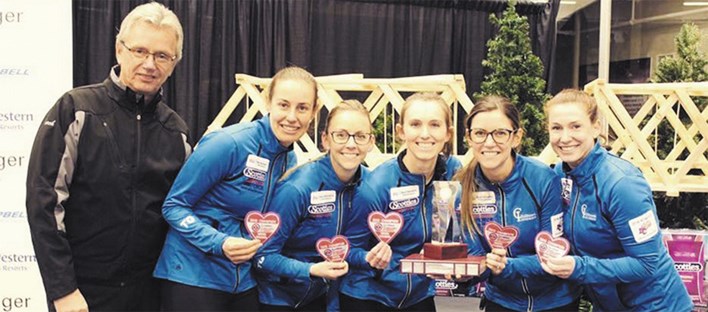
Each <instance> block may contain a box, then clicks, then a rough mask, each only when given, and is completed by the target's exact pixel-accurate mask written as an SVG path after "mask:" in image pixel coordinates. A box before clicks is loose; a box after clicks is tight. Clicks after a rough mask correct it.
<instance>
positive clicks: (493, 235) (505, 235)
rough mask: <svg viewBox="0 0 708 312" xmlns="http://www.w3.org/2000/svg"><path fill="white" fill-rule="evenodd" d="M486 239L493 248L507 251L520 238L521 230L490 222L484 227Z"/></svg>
mask: <svg viewBox="0 0 708 312" xmlns="http://www.w3.org/2000/svg"><path fill="white" fill-rule="evenodd" d="M484 237H486V238H487V242H488V243H489V245H490V246H492V248H502V249H506V248H507V247H509V246H511V244H513V243H514V242H515V241H516V239H517V238H519V229H517V228H516V227H514V226H501V225H500V224H499V223H496V222H494V221H490V222H487V224H485V225H484Z"/></svg>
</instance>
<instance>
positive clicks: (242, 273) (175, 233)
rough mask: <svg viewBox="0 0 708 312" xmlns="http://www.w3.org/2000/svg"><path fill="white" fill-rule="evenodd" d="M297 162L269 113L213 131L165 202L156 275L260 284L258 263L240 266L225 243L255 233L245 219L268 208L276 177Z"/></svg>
mask: <svg viewBox="0 0 708 312" xmlns="http://www.w3.org/2000/svg"><path fill="white" fill-rule="evenodd" d="M295 163H296V159H295V154H294V152H293V151H292V147H290V148H286V147H283V146H282V145H280V143H279V142H278V140H277V138H276V137H275V135H274V134H273V131H272V129H271V127H270V121H269V119H268V116H267V115H266V116H263V118H261V119H259V120H257V121H253V122H249V123H245V124H236V125H232V126H229V127H226V128H223V129H221V130H217V131H214V132H211V133H209V134H207V135H205V136H204V137H203V138H202V139H201V141H200V142H199V145H198V146H197V148H196V149H195V151H194V154H192V156H191V157H190V158H189V159H188V160H187V162H186V163H185V165H184V166H183V167H182V170H181V171H180V173H179V175H178V176H177V179H176V180H175V183H174V184H173V186H172V189H171V190H170V192H169V194H168V195H167V199H165V203H164V205H163V207H162V214H163V216H164V217H165V220H167V222H168V223H169V224H170V229H169V231H168V233H167V239H166V241H165V246H164V247H163V250H162V254H161V255H160V258H159V260H158V263H157V266H156V268H155V272H154V276H155V277H158V278H163V279H168V280H170V281H174V282H178V283H182V284H186V285H192V286H197V287H203V288H209V289H216V290H221V291H225V292H230V293H240V292H243V291H246V290H249V289H251V288H253V287H255V286H256V281H255V279H254V278H253V276H252V274H251V262H248V261H247V262H244V263H241V264H238V265H236V264H234V263H232V262H231V261H230V260H229V259H228V258H226V256H224V254H223V251H222V248H221V246H222V245H223V243H224V241H225V240H226V238H227V237H228V236H233V237H245V238H249V239H250V238H251V237H250V235H249V234H248V232H247V231H246V229H245V228H244V227H243V218H244V216H245V215H246V213H248V212H249V211H253V210H257V211H262V210H264V209H265V207H266V206H267V205H268V200H269V199H270V197H271V196H272V193H273V187H274V185H275V182H276V181H277V180H278V179H279V178H280V177H281V176H282V174H283V173H284V172H285V171H286V170H287V169H288V168H290V167H293V166H294V165H295Z"/></svg>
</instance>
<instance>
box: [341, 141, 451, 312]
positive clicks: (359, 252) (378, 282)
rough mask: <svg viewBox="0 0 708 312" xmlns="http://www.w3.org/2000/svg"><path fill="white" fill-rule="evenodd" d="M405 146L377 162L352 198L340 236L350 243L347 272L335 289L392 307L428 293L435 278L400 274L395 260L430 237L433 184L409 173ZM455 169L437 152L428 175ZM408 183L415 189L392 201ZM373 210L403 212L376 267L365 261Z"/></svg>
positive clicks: (372, 241) (443, 176) (443, 175)
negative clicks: (381, 265)
mask: <svg viewBox="0 0 708 312" xmlns="http://www.w3.org/2000/svg"><path fill="white" fill-rule="evenodd" d="M405 152H406V151H405V150H404V151H403V152H402V153H401V154H399V156H398V157H397V158H394V159H390V160H388V161H386V162H384V163H382V164H381V165H379V166H378V167H376V168H375V169H374V170H373V171H372V173H371V174H370V175H369V177H368V178H367V179H366V180H365V181H364V182H363V183H362V186H361V188H360V190H359V191H358V192H357V195H356V196H355V198H354V209H355V215H354V216H353V217H352V218H351V220H350V221H349V224H348V225H346V226H345V232H344V233H345V235H346V236H347V237H348V238H349V240H350V242H351V244H352V251H351V252H350V254H349V257H348V259H347V261H349V274H347V275H346V276H344V278H343V279H342V284H341V289H340V292H341V293H343V294H345V295H347V296H349V297H353V298H357V299H362V300H375V301H377V302H380V303H382V304H384V305H386V306H388V307H391V308H394V309H405V308H406V307H408V306H411V305H413V304H416V303H419V302H420V301H422V300H424V299H426V298H429V297H432V296H433V295H434V293H435V287H434V281H433V280H432V279H430V278H428V277H426V276H425V275H419V274H402V273H401V272H400V260H401V259H402V258H404V257H406V256H408V255H411V254H415V253H419V252H420V251H421V250H422V249H423V244H424V243H426V242H430V233H431V224H430V223H431V221H432V200H433V186H432V183H430V184H428V185H426V184H425V176H423V175H419V174H412V173H409V172H408V170H407V169H405V166H404V165H403V161H402V159H403V156H404V155H405ZM459 168H460V161H459V160H457V159H456V158H454V157H449V158H447V157H444V156H440V157H438V160H437V163H436V168H435V174H434V176H433V180H450V179H451V178H452V176H453V174H454V173H455V171H457V169H459ZM406 187H409V188H410V187H413V188H414V189H417V191H416V192H415V193H410V192H401V193H407V194H411V195H410V196H408V197H407V198H397V200H392V198H391V194H394V193H399V192H398V191H397V190H403V189H402V188H406ZM372 211H381V212H383V213H388V212H390V211H397V212H399V213H401V214H402V215H403V218H404V221H403V222H404V224H403V228H402V229H401V232H400V233H399V234H398V236H396V237H395V238H394V239H393V240H392V241H391V242H389V245H390V246H391V250H392V251H393V255H392V256H391V262H390V264H389V266H388V268H387V269H385V270H376V269H373V268H371V266H369V264H368V263H367V262H366V260H365V257H366V253H367V252H368V251H369V250H371V248H373V247H374V246H375V245H376V244H377V243H378V241H377V240H376V238H375V237H374V236H373V235H372V234H371V232H370V230H369V227H368V223H367V217H368V215H369V213H370V212H372Z"/></svg>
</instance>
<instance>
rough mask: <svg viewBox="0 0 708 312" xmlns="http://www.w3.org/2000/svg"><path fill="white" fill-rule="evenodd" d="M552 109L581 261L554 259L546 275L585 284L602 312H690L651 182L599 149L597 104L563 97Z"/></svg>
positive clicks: (577, 95)
mask: <svg viewBox="0 0 708 312" xmlns="http://www.w3.org/2000/svg"><path fill="white" fill-rule="evenodd" d="M544 108H545V111H546V116H547V118H548V132H549V139H550V142H551V146H552V147H553V150H554V151H555V152H556V153H557V154H558V156H560V159H561V160H562V162H560V163H559V164H557V165H556V167H555V169H556V172H557V173H558V174H559V176H560V177H561V178H562V179H563V185H564V189H563V194H564V196H565V197H564V200H563V201H564V209H565V222H564V225H565V234H566V236H567V237H568V239H569V240H570V242H571V252H572V254H573V255H571V256H565V257H561V258H556V259H549V260H548V262H547V264H544V265H543V269H544V270H546V271H547V272H548V273H550V274H553V275H556V276H559V277H561V278H565V279H568V280H570V281H576V282H579V283H582V284H584V285H585V292H586V294H587V295H588V297H589V299H590V301H591V302H592V304H593V310H595V311H619V310H621V311H629V310H631V311H690V310H691V309H692V303H691V299H690V297H689V296H688V292H687V290H686V288H685V287H684V285H683V283H682V281H681V278H680V277H679V275H678V272H677V271H676V269H675V268H674V263H673V261H672V260H671V258H670V257H669V254H668V252H667V251H666V248H665V247H664V245H663V244H662V242H661V231H660V230H659V221H658V219H657V215H656V207H655V206H654V200H653V197H652V192H651V189H650V187H649V185H648V183H647V181H646V180H645V179H644V176H643V175H642V173H641V171H639V169H637V168H636V167H635V166H633V165H632V164H631V163H629V162H628V161H626V160H623V159H621V158H619V157H616V156H614V155H612V154H610V153H608V152H607V151H606V150H605V149H603V148H602V147H601V146H600V143H599V142H597V138H598V136H599V135H600V121H599V120H600V116H599V112H598V107H597V103H596V102H595V100H594V99H593V98H592V97H591V96H590V95H588V94H586V93H584V92H581V91H577V90H563V91H562V92H560V93H559V94H558V95H556V96H555V97H554V98H553V99H551V100H550V101H548V102H547V103H546V105H545V107H544Z"/></svg>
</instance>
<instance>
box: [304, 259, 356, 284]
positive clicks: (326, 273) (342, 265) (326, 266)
mask: <svg viewBox="0 0 708 312" xmlns="http://www.w3.org/2000/svg"><path fill="white" fill-rule="evenodd" d="M347 272H349V263H347V262H346V261H342V262H329V261H322V262H320V263H315V264H314V265H312V266H311V267H310V275H312V276H317V277H324V278H326V279H329V280H334V279H337V278H338V277H340V276H342V275H344V274H347Z"/></svg>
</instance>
